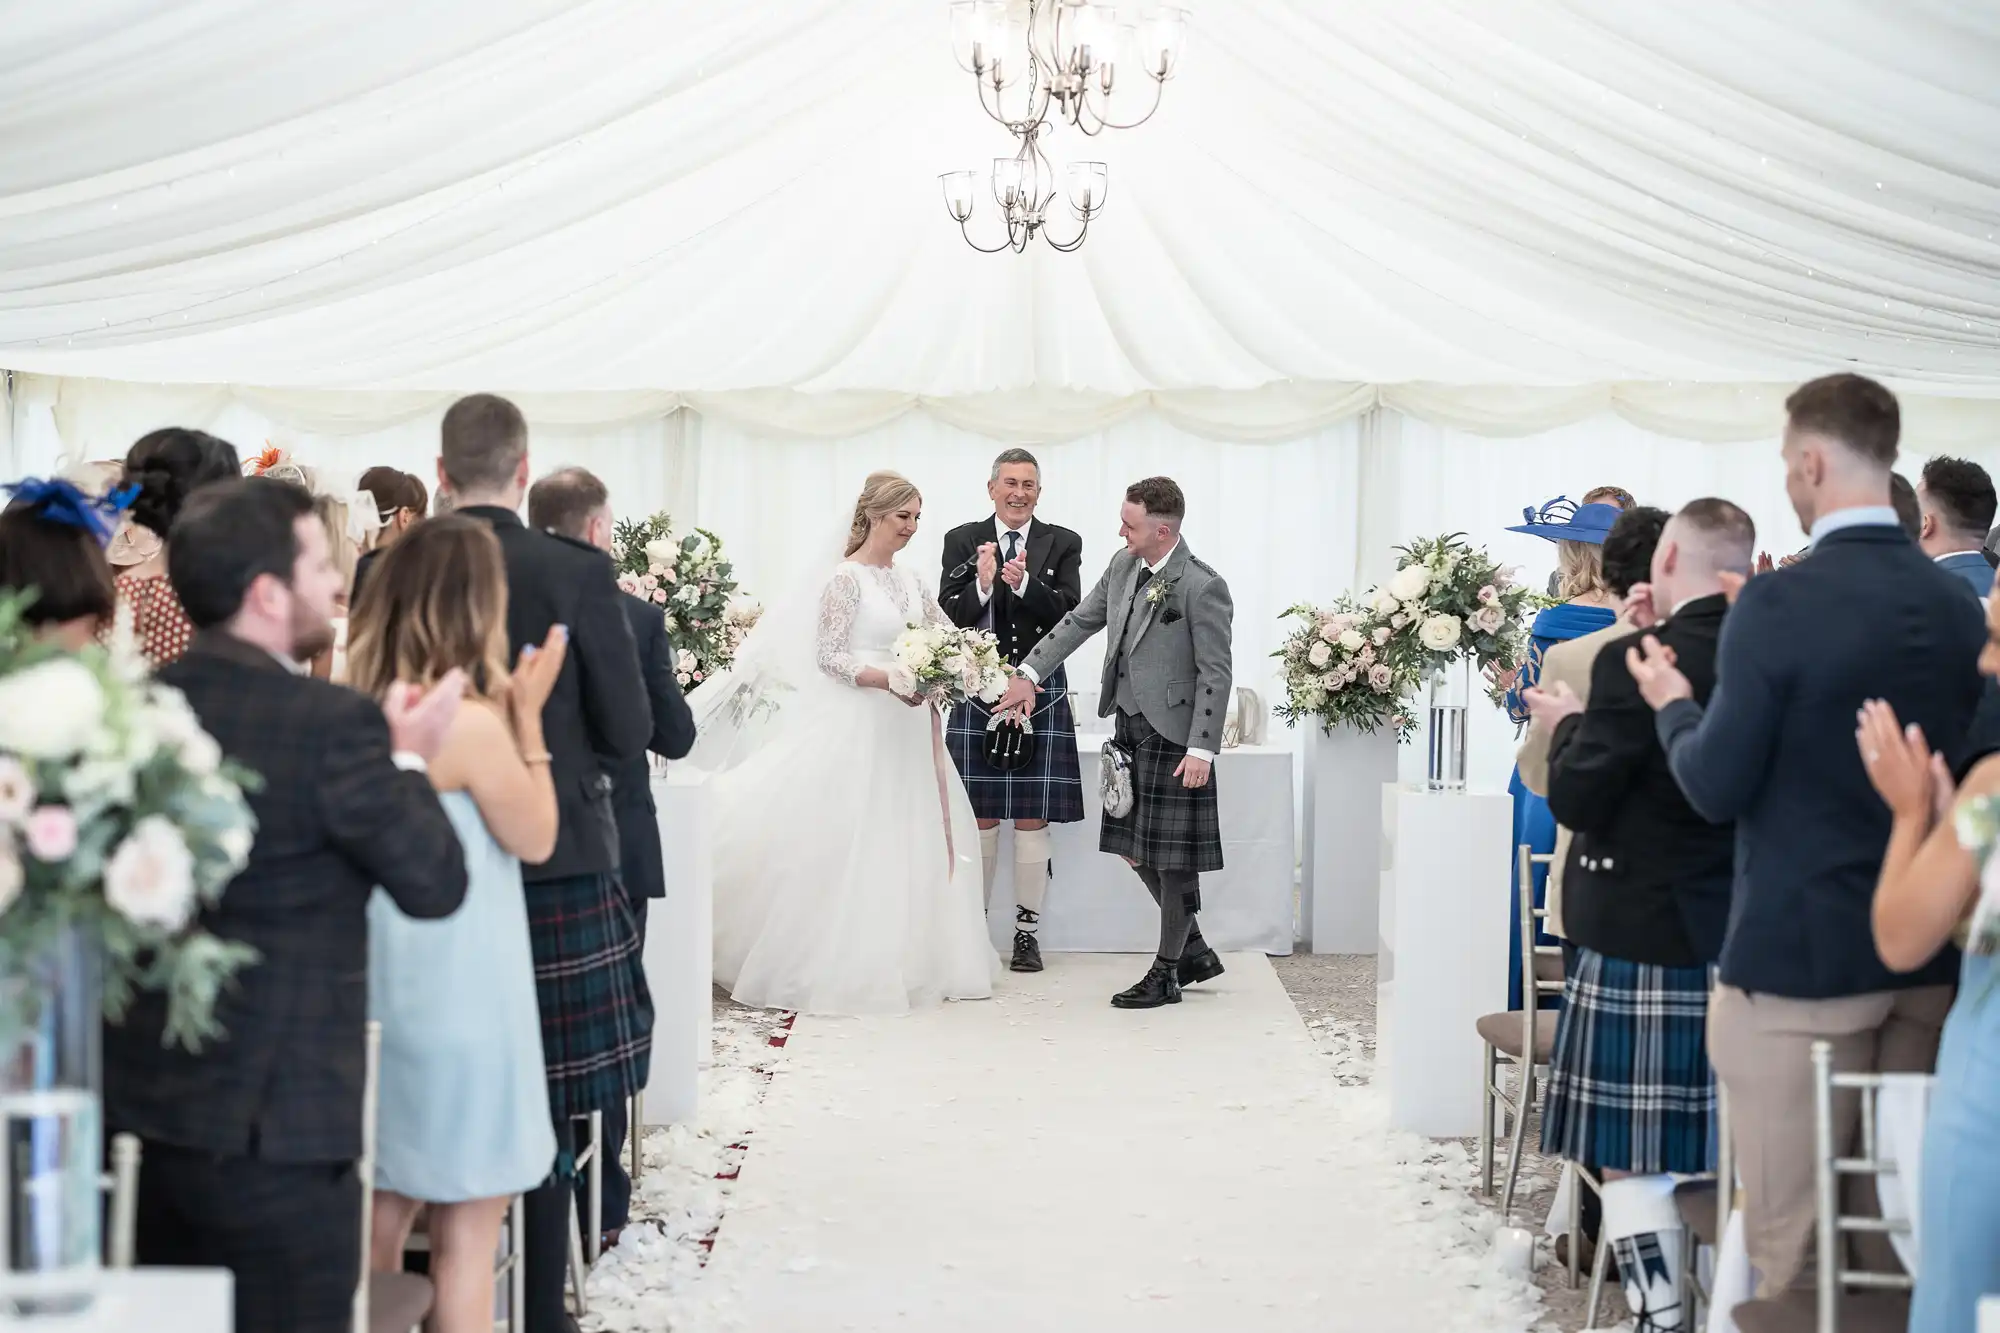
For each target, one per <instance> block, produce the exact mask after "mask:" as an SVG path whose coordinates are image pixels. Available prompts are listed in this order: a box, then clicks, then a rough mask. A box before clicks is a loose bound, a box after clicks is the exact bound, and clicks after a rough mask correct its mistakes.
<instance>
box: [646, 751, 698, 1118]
mask: <svg viewBox="0 0 2000 1333" xmlns="http://www.w3.org/2000/svg"><path fill="white" fill-rule="evenodd" d="M653 803H654V804H655V805H656V806H658V807H659V825H660V850H661V853H662V854H663V857H664V859H665V863H666V881H667V896H666V897H665V898H664V899H660V900H658V901H655V902H653V903H651V904H650V905H649V909H648V911H647V914H646V950H645V965H646V985H647V987H648V988H649V989H650V990H651V991H652V993H653V1067H652V1076H651V1078H650V1079H649V1080H648V1082H647V1084H646V1123H647V1124H649V1125H671V1124H675V1123H678V1122H683V1121H686V1120H689V1119H692V1118H693V1116H694V1110H695V1104H696V1102H697V1100H698V1094H699V1088H700V1071H701V1070H702V1069H703V1068H705V1067H706V1066H707V1065H708V1063H709V1061H710V1059H711V1057H712V1056H713V1053H714V1049H715V1048H714V1041H713V1036H712V1032H711V1025H712V1023H713V1021H714V996H715V990H714V967H715V960H714V955H713V953H712V945H713V942H714V923H715V917H714V904H715V886H714V868H713V861H712V855H711V842H710V840H711V838H712V836H713V833H712V828H713V824H712V820H711V816H710V810H709V803H710V794H709V790H708V779H707V775H706V774H703V773H701V772H699V771H698V770H696V769H692V768H689V767H688V766H687V765H685V764H676V765H671V766H669V768H668V770H667V772H666V773H665V774H660V773H657V772H656V773H655V774H654V775H653Z"/></svg>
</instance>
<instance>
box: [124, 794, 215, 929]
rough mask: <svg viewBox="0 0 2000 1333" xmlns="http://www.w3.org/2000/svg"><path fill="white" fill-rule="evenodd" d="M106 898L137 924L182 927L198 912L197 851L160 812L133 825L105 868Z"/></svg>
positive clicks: (171, 927)
mask: <svg viewBox="0 0 2000 1333" xmlns="http://www.w3.org/2000/svg"><path fill="white" fill-rule="evenodd" d="M104 899H105V901H106V902H108V903H110V904H111V906H112V907H114V908H116V909H117V910H118V912H119V913H120V914H122V915H123V916H124V917H125V919H126V920H128V921H131V922H133V923H134V924H136V925H142V926H157V927H159V928H160V929H162V930H179V929H180V928H181V927H182V926H185V925H186V924H187V922H188V918H189V917H190V916H191V915H193V913H194V855H193V854H192V853H191V852H189V851H188V845H187V841H186V839H184V838H182V837H181V831H180V830H179V829H177V828H175V827H174V826H173V824H172V823H171V822H170V821H168V820H166V819H164V818H162V817H160V816H159V815H147V816H146V817H145V818H144V819H142V820H140V821H139V822H138V823H137V824H134V825H133V826H132V832H131V833H130V834H128V835H126V838H125V841H124V842H121V843H119V844H118V850H117V851H115V852H113V853H112V854H111V859H110V861H108V862H106V863H105V867H104Z"/></svg>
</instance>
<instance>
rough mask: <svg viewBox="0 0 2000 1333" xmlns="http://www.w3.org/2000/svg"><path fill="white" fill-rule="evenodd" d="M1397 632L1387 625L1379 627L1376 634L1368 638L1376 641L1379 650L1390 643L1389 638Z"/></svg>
mask: <svg viewBox="0 0 2000 1333" xmlns="http://www.w3.org/2000/svg"><path fill="white" fill-rule="evenodd" d="M1395 632H1396V631H1394V630H1392V629H1390V628H1389V627H1388V626H1387V625H1377V626H1376V627H1375V631H1374V633H1372V634H1370V635H1369V636H1368V637H1369V638H1371V639H1373V640H1375V646H1376V647H1377V648H1380V647H1381V646H1382V645H1383V644H1385V643H1387V642H1389V636H1390V635H1392V634H1394V633H1395Z"/></svg>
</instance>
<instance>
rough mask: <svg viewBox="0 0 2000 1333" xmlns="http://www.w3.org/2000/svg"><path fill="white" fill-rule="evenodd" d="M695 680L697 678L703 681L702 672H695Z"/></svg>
mask: <svg viewBox="0 0 2000 1333" xmlns="http://www.w3.org/2000/svg"><path fill="white" fill-rule="evenodd" d="M694 678H695V679H696V680H700V679H701V672H699V671H697V672H695V673H694Z"/></svg>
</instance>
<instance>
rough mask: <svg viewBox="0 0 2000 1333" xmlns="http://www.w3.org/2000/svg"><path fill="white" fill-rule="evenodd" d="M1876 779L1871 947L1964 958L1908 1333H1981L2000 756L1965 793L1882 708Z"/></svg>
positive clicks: (1876, 714)
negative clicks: (1878, 805)
mask: <svg viewBox="0 0 2000 1333" xmlns="http://www.w3.org/2000/svg"><path fill="white" fill-rule="evenodd" d="M1986 614H1987V631H1986V632H1987V639H1986V650H1985V652H1984V653H1983V654H1982V655H1981V656H1980V661H1979V665H1980V669H1981V670H1982V671H1984V672H1985V673H1986V674H1987V675H1988V676H1989V677H1993V676H2000V605H1989V606H1988V608H1987V613H1986ZM1856 739H1857V740H1858V741H1859V743H1860V747H1861V759H1862V762H1863V763H1864V764H1866V765H1867V768H1868V777H1869V780H1870V781H1872V782H1873V783H1874V784H1875V790H1876V791H1877V792H1879V793H1880V794H1881V796H1882V800H1883V801H1884V802H1885V803H1886V804H1887V805H1888V806H1889V809H1890V811H1891V812H1892V814H1893V816H1894V819H1895V823H1894V826H1893V831H1892V832H1891V833H1890V835H1889V850H1888V852H1887V854H1885V855H1884V856H1883V858H1882V877H1881V880H1880V882H1879V883H1878V885H1877V887H1876V890H1875V911H1874V921H1875V947H1876V949H1877V950H1879V951H1880V953H1881V955H1882V961H1883V962H1885V963H1887V964H1888V965H1889V966H1890V967H1892V968H1895V969H1896V970H1898V971H1907V970H1910V969H1914V968H1920V967H1923V966H1925V965H1926V964H1928V963H1930V962H1931V961H1932V960H1933V959H1934V958H1936V957H1937V956H1938V954H1939V953H1940V952H1943V951H1946V946H1947V945H1948V944H1951V943H1955V944H1958V945H1960V946H1961V947H1963V948H1964V950H1965V955H1964V963H1963V971H1962V972H1961V974H1960V978H1959V987H1958V1001H1957V1003H1955V1004H1954V1005H1953V1006H1952V1008H1951V1015H1950V1017H1948V1018H1947V1019H1946V1020H1945V1025H1944V1041H1943V1043H1942V1044H1941V1045H1940V1046H1939V1048H1938V1061H1937V1084H1936V1086H1935V1087H1934V1088H1933V1090H1932V1092H1931V1097H1930V1112H1929V1115H1928V1117H1927V1118H1926V1120H1925V1122H1924V1157H1923V1176H1922V1189H1921V1190H1920V1191H1918V1192H1917V1197H1918V1199H1919V1200H1920V1203H1919V1205H1918V1206H1919V1208H1920V1209H1921V1212H1920V1215H1919V1216H1918V1218H1917V1230H1918V1234H1919V1235H1920V1236H1922V1238H1923V1263H1922V1264H1921V1265H1920V1266H1919V1268H1918V1270H1917V1293H1916V1298H1915V1303H1914V1304H1913V1306H1912V1308H1911V1310H1910V1333H1971V1330H1972V1329H1973V1327H1974V1326H1975V1325H1976V1324H1977V1323H1978V1322H1979V1316H1978V1307H1979V1302H1980V1299H1981V1297H1983V1296H1986V1295H1989V1294H1991V1293H1993V1292H2000V1138H1996V1136H1995V1134H1994V1127H1995V1126H1996V1125H2000V993H1996V988H2000V920H1996V913H2000V892H1996V890H1995V889H1994V888H1992V887H1988V888H1985V889H1984V890H1983V891H1982V881H1983V882H1984V883H1986V884H1988V885H1990V884H1992V882H1993V881H1992V876H1991V874H1990V869H1991V866H1992V864H1993V857H1994V856H1995V854H1996V853H2000V758H1987V759H1985V760H1982V761H1981V762H1980V764H1979V766H1978V767H1977V768H1975V769H1974V770H1973V772H1972V775H1971V776H1970V777H1969V778H1967V780H1966V783H1965V786H1964V787H1963V788H1962V789H1960V790H1958V791H1957V792H1956V793H1954V792H1953V790H1952V784H1951V779H1950V778H1949V776H1947V775H1946V774H1944V773H1943V772H1942V771H1941V770H1942V768H1943V764H1942V761H1941V760H1940V759H1939V758H1937V757H1935V756H1934V755H1933V754H1932V753H1931V750H1930V747H1929V745H1928V744H1927V743H1926V742H1925V740H1924V737H1923V735H1922V734H1921V733H1914V734H1913V733H1910V732H1906V731H1905V730H1904V729H1903V727H1902V726H1901V724H1900V723H1899V721H1898V719H1897V717H1896V713H1895V710H1894V709H1892V708H1891V707H1890V706H1889V705H1888V704H1886V703H1882V702H1880V701H1877V702H1873V703H1870V704H1869V705H1868V706H1867V708H1866V710H1865V711H1864V712H1863V715H1862V721H1861V725H1860V727H1859V728H1858V730H1857V732H1856Z"/></svg>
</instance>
